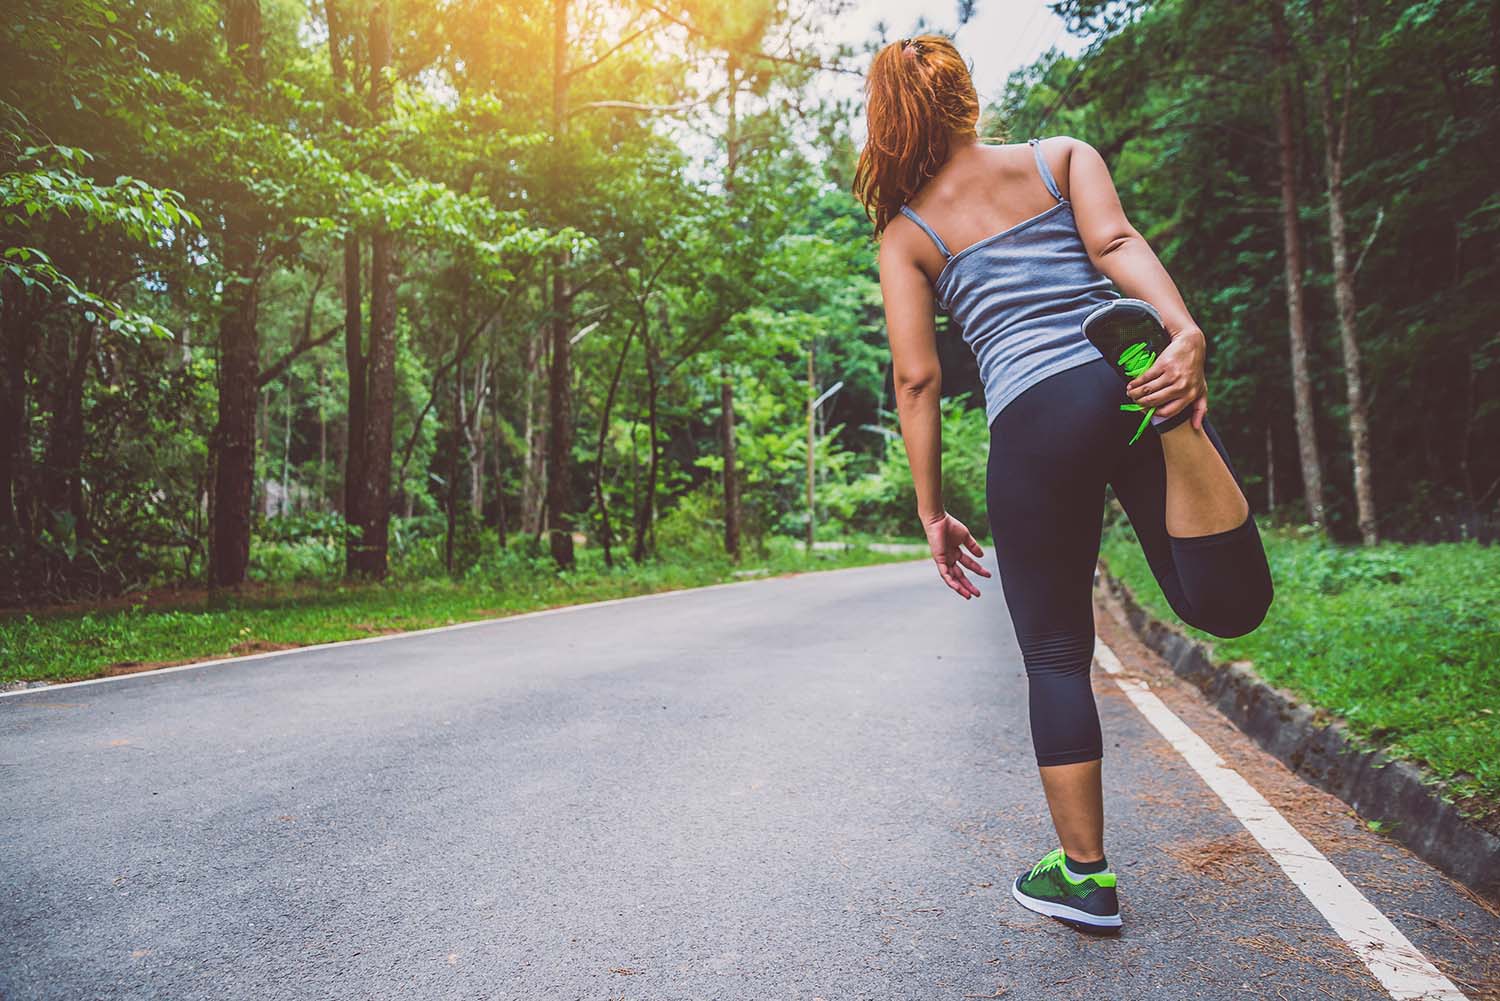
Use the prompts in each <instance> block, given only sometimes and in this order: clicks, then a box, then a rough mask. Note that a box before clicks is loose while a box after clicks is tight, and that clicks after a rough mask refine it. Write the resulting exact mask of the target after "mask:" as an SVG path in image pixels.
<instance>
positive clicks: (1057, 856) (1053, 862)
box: [1026, 848, 1065, 880]
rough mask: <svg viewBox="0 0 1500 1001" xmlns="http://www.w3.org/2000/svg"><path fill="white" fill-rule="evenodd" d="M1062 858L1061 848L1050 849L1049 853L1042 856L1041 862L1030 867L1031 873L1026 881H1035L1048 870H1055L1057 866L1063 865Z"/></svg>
mask: <svg viewBox="0 0 1500 1001" xmlns="http://www.w3.org/2000/svg"><path fill="white" fill-rule="evenodd" d="M1064 857H1065V856H1064V855H1063V850H1062V849H1061V848H1054V849H1052V850H1051V851H1050V852H1048V853H1047V854H1045V855H1043V856H1042V860H1041V861H1040V862H1038V863H1037V864H1036V865H1034V866H1032V867H1031V873H1030V874H1029V875H1028V876H1027V877H1026V878H1027V879H1028V880H1032V879H1036V878H1037V877H1038V876H1040V875H1041V874H1042V873H1044V872H1046V871H1047V870H1048V869H1056V868H1057V867H1058V866H1060V865H1062V864H1063V859H1064Z"/></svg>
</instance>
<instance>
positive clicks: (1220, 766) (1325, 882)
mask: <svg viewBox="0 0 1500 1001" xmlns="http://www.w3.org/2000/svg"><path fill="white" fill-rule="evenodd" d="M1094 658H1095V659H1096V660H1097V661H1098V662H1099V666H1101V667H1103V668H1104V670H1105V671H1107V672H1109V674H1111V675H1113V676H1114V680H1115V683H1116V684H1117V685H1119V686H1120V688H1121V689H1122V690H1123V691H1124V692H1125V694H1126V695H1127V696H1129V698H1130V701H1131V702H1133V703H1135V707H1136V708H1137V709H1139V710H1140V711H1141V715H1143V716H1145V717H1146V719H1147V720H1148V721H1149V722H1150V723H1151V725H1152V726H1154V727H1156V729H1157V731H1158V732H1159V733H1160V734H1161V735H1162V736H1163V737H1165V738H1166V739H1167V742H1168V743H1169V744H1171V745H1172V746H1173V747H1174V748H1175V749H1176V750H1177V753H1179V754H1181V755H1182V756H1183V758H1185V759H1186V760H1187V763H1188V764H1189V765H1192V766H1193V771H1195V772H1197V773H1198V775H1199V776H1200V777H1201V778H1202V779H1203V781H1204V782H1205V783H1207V784H1208V787H1209V788H1210V789H1212V790H1213V791H1214V792H1215V793H1217V794H1218V797H1219V799H1221V800H1223V801H1224V805H1225V806H1227V807H1229V812H1230V813H1232V814H1234V816H1235V818H1236V819H1238V820H1239V822H1240V823H1242V824H1244V825H1245V829H1246V830H1248V831H1249V832H1250V834H1251V836H1252V837H1254V838H1255V840H1256V841H1259V842H1260V845H1261V847H1262V848H1264V849H1265V850H1266V852H1267V853H1268V854H1269V855H1270V856H1271V858H1273V859H1275V860H1276V864H1277V865H1279V866H1281V868H1282V871H1284V872H1285V873H1286V874H1287V876H1288V877H1289V878H1290V879H1291V881H1292V882H1293V883H1295V884H1296V885H1297V888H1298V889H1299V890H1301V891H1302V892H1303V893H1304V894H1305V895H1306V896H1307V899H1308V900H1310V901H1311V902H1312V905H1313V906H1314V907H1316V908H1317V909H1318V911H1319V912H1320V913H1321V914H1322V915H1323V917H1324V918H1326V919H1327V921H1328V924H1329V925H1330V926H1332V928H1333V930H1334V931H1336V932H1338V934H1339V937H1340V938H1342V939H1343V940H1344V941H1345V942H1347V943H1348V944H1349V948H1351V949H1353V950H1354V952H1355V954H1356V955H1358V956H1359V958H1360V959H1362V960H1364V963H1365V965H1366V966H1367V967H1369V968H1370V972H1371V973H1372V974H1374V975H1375V979H1376V980H1379V981H1380V983H1381V985H1382V986H1383V987H1384V988H1385V989H1386V991H1387V992H1388V993H1389V994H1390V995H1391V997H1393V998H1396V999H1397V1001H1467V999H1465V998H1464V995H1463V993H1462V992H1461V991H1459V989H1458V988H1457V987H1455V986H1454V985H1453V982H1452V981H1450V980H1449V979H1448V978H1447V977H1445V976H1443V975H1442V974H1441V973H1439V972H1438V970H1437V967H1435V966H1433V965H1432V964H1431V963H1430V962H1428V961H1427V957H1425V956H1423V955H1422V954H1421V953H1420V952H1418V951H1417V948H1416V946H1414V945H1412V944H1411V942H1410V941H1409V940H1408V939H1407V937H1406V936H1405V935H1403V934H1401V931H1400V930H1399V929H1398V928H1397V927H1396V926H1395V925H1393V924H1391V922H1390V919H1389V918H1387V917H1386V916H1385V915H1384V914H1382V913H1380V911H1379V910H1377V909H1376V908H1375V905H1374V904H1372V903H1370V901H1369V899H1368V898H1366V897H1365V895H1364V894H1363V893H1360V892H1359V890H1358V888H1356V887H1355V886H1354V885H1353V884H1351V883H1350V882H1349V881H1348V880H1347V879H1345V878H1344V876H1343V874H1342V873H1340V872H1339V871H1338V869H1337V868H1335V867H1334V865H1333V863H1332V862H1330V861H1328V859H1327V858H1326V857H1324V855H1323V853H1322V852H1320V851H1318V850H1317V849H1316V848H1314V847H1313V846H1312V844H1311V843H1310V842H1309V841H1308V840H1307V839H1306V838H1304V837H1303V836H1302V835H1301V834H1299V833H1297V829H1296V828H1294V827H1293V826H1292V825H1291V824H1290V823H1289V822H1288V821H1287V819H1286V818H1285V817H1283V816H1282V815H1281V814H1280V813H1278V812H1277V811H1276V808H1275V807H1273V806H1272V805H1271V804H1270V803H1268V802H1266V799H1265V797H1264V796H1262V795H1261V794H1260V793H1258V792H1256V791H1255V788H1254V787H1253V786H1252V785H1250V783H1249V782H1247V781H1245V779H1244V777H1243V776H1241V775H1240V774H1239V773H1238V772H1236V771H1235V770H1234V769H1232V768H1230V767H1229V765H1228V764H1226V763H1225V761H1224V759H1223V758H1221V757H1219V754H1218V752H1216V751H1215V750H1214V749H1213V748H1212V747H1210V746H1208V744H1207V742H1205V741H1204V739H1203V738H1202V737H1200V736H1198V735H1197V734H1196V733H1194V732H1193V731H1192V729H1191V728H1189V727H1188V725H1187V724H1186V723H1184V722H1183V721H1182V720H1181V718H1179V717H1178V716H1177V714H1176V713H1174V712H1172V710H1170V709H1168V708H1167V707H1166V704H1165V703H1163V702H1162V700H1161V699H1159V698H1157V697H1156V695H1155V693H1153V692H1151V691H1150V690H1149V688H1148V687H1147V685H1146V683H1145V682H1144V681H1142V680H1140V679H1139V678H1133V677H1130V676H1128V675H1126V674H1125V669H1124V668H1123V667H1121V666H1120V659H1119V658H1118V657H1116V656H1115V653H1114V651H1113V650H1111V649H1110V648H1109V647H1108V646H1107V645H1105V643H1104V641H1103V640H1099V641H1098V642H1097V644H1096V646H1095V648H1094Z"/></svg>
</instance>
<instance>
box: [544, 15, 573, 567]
mask: <svg viewBox="0 0 1500 1001" xmlns="http://www.w3.org/2000/svg"><path fill="white" fill-rule="evenodd" d="M567 46H568V0H552V142H553V147H554V150H555V155H558V156H561V155H563V151H564V147H565V143H564V141H563V139H564V134H565V130H566V128H567V121H568V120H567V114H566V103H567V93H568V90H567V88H568V76H567V58H568V47H567ZM567 266H568V253H567V251H566V250H559V251H557V253H555V254H554V255H553V258H552V316H551V322H550V327H551V332H552V363H551V365H549V366H548V369H547V373H548V378H547V466H548V475H547V512H548V520H549V522H550V526H551V527H550V529H549V531H548V538H547V541H548V546H549V548H550V549H551V552H552V558H553V559H554V560H555V561H557V565H558V566H559V567H561V568H563V569H565V570H567V569H571V568H572V567H573V535H572V521H571V515H572V507H573V491H572V489H571V488H572V477H571V473H572V466H573V462H572V453H573V386H572V366H571V364H570V359H571V355H572V345H571V344H570V337H571V334H572V326H573V325H572V323H570V322H569V315H568V314H569V312H570V311H571V302H570V301H569V300H570V292H569V290H568V276H567Z"/></svg>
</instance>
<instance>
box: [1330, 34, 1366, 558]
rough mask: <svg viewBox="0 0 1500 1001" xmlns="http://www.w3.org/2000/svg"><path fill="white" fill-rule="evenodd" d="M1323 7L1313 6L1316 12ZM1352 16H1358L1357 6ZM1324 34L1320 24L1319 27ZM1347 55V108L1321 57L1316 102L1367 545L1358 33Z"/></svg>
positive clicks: (1357, 493)
mask: <svg viewBox="0 0 1500 1001" xmlns="http://www.w3.org/2000/svg"><path fill="white" fill-rule="evenodd" d="M1320 13H1321V11H1320V10H1319V11H1315V14H1314V16H1315V17H1316V16H1318V14H1320ZM1351 16H1352V17H1354V18H1358V16H1359V11H1358V7H1356V8H1355V9H1354V11H1353V12H1352V13H1351ZM1320 33H1321V29H1320ZM1349 41H1350V46H1349V51H1348V53H1347V54H1346V56H1345V59H1346V62H1345V72H1344V107H1343V109H1342V112H1341V114H1340V116H1339V122H1338V124H1337V126H1335V124H1334V120H1333V84H1332V83H1331V81H1330V80H1329V79H1328V67H1327V63H1326V60H1324V59H1321V58H1320V59H1318V60H1317V66H1318V106H1319V111H1320V112H1321V114H1322V119H1323V163H1324V168H1325V171H1326V173H1327V175H1328V240H1329V245H1330V247H1331V249H1332V252H1333V293H1334V302H1335V304H1336V305H1337V307H1338V318H1339V346H1340V347H1341V348H1342V349H1343V354H1344V384H1345V387H1346V390H1347V393H1348V402H1349V440H1350V444H1351V446H1352V456H1351V458H1352V460H1353V463H1354V503H1355V510H1356V513H1357V517H1358V519H1359V535H1360V538H1361V539H1362V540H1363V541H1364V544H1365V545H1367V546H1373V545H1375V543H1377V542H1379V541H1380V533H1379V528H1378V521H1377V519H1376V514H1375V487H1374V483H1373V476H1374V473H1373V464H1372V462H1371V456H1370V419H1369V409H1368V407H1367V406H1366V403H1365V394H1364V383H1363V378H1362V375H1361V367H1362V366H1361V360H1360V350H1359V331H1358V309H1357V307H1356V305H1355V299H1354V271H1353V269H1352V267H1351V266H1350V262H1349V238H1348V235H1347V230H1346V227H1345V221H1344V141H1345V139H1346V137H1347V136H1348V132H1349V102H1350V100H1351V99H1352V95H1351V91H1350V88H1351V87H1352V86H1353V85H1354V78H1353V77H1354V74H1353V68H1352V65H1351V63H1352V61H1353V59H1354V38H1353V37H1351V38H1350V40H1349Z"/></svg>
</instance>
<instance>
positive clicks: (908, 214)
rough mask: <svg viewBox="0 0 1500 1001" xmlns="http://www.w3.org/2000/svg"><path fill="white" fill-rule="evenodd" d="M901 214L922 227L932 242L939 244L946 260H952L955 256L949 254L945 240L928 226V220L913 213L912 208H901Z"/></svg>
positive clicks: (904, 206)
mask: <svg viewBox="0 0 1500 1001" xmlns="http://www.w3.org/2000/svg"><path fill="white" fill-rule="evenodd" d="M901 214H902V215H904V216H906V218H908V219H910V220H911V221H912V222H914V223H916V224H917V225H918V226H921V227H922V231H923V232H924V233H926V234H927V235H928V236H930V237H932V242H933V243H935V244H937V249H938V250H940V251H942V254H943V257H944V258H951V257H952V256H953V255H952V254H951V253H949V251H948V245H947V244H946V243H944V242H943V238H942V237H940V236H938V235H937V233H936V232H934V231H933V228H932V227H931V226H929V225H927V220H925V219H923V218H922V217H921V216H919V215H917V214H916V213H915V212H913V211H912V210H911V208H910V206H906V205H903V206H901Z"/></svg>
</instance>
